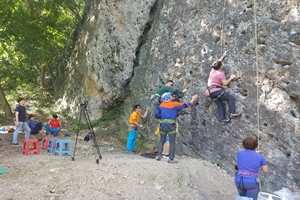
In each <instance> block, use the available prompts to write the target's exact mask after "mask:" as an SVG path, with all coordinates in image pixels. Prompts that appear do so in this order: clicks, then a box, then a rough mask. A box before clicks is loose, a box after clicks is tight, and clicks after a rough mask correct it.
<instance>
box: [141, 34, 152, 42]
mask: <svg viewBox="0 0 300 200" xmlns="http://www.w3.org/2000/svg"><path fill="white" fill-rule="evenodd" d="M149 37H150V36H149V33H147V34H144V35H142V36H141V39H142V40H144V41H145V40H148V39H149Z"/></svg>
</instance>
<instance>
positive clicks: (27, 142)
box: [23, 139, 40, 155]
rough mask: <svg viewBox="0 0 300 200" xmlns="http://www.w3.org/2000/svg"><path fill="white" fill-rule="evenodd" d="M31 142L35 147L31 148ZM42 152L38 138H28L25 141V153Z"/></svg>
mask: <svg viewBox="0 0 300 200" xmlns="http://www.w3.org/2000/svg"><path fill="white" fill-rule="evenodd" d="M30 144H33V148H30ZM30 152H32V153H35V154H40V149H39V141H38V140H37V139H28V140H25V141H24V146H23V154H25V155H28V153H30Z"/></svg>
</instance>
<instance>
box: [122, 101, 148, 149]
mask: <svg viewBox="0 0 300 200" xmlns="http://www.w3.org/2000/svg"><path fill="white" fill-rule="evenodd" d="M133 109H134V112H133V113H131V115H130V118H129V133H128V139H127V144H126V148H127V151H128V153H135V152H136V149H135V140H136V132H137V129H138V127H141V128H142V127H143V125H142V124H140V123H139V121H140V118H146V117H147V114H148V111H149V108H147V110H146V112H145V114H144V115H142V114H141V109H142V108H141V105H139V104H137V105H135V106H134V107H133Z"/></svg>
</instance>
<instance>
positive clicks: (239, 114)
mask: <svg viewBox="0 0 300 200" xmlns="http://www.w3.org/2000/svg"><path fill="white" fill-rule="evenodd" d="M241 115H242V114H241V113H237V112H234V113H230V117H240V116H241Z"/></svg>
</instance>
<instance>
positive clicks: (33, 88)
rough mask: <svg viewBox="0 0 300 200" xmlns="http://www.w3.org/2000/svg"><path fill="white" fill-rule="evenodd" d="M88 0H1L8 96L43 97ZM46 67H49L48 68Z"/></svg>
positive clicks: (1, 66) (3, 79)
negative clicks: (44, 81)
mask: <svg viewBox="0 0 300 200" xmlns="http://www.w3.org/2000/svg"><path fill="white" fill-rule="evenodd" d="M84 6H85V0H55V1H53V0H26V1H23V0H9V1H0V7H1V9H0V15H1V19H0V84H1V86H2V88H3V90H4V91H5V94H6V95H5V97H6V96H12V98H14V99H15V98H17V97H19V96H22V97H25V98H34V99H35V98H43V99H45V98H46V96H47V95H48V94H47V93H42V92H41V91H42V90H40V84H41V86H42V83H43V82H42V81H43V80H44V79H45V77H49V76H50V77H52V78H54V77H55V76H56V74H57V73H59V70H60V69H59V66H58V64H57V63H58V62H59V60H61V59H62V58H61V56H63V55H64V53H65V52H66V50H68V49H69V48H71V47H72V45H73V40H72V39H73V34H74V31H75V28H74V27H75V25H76V23H78V22H79V21H80V19H81V16H82V14H83V8H84ZM44 69H48V70H47V71H45V70H44Z"/></svg>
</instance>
